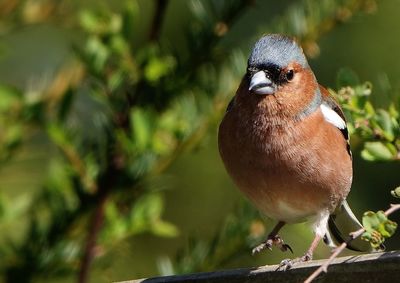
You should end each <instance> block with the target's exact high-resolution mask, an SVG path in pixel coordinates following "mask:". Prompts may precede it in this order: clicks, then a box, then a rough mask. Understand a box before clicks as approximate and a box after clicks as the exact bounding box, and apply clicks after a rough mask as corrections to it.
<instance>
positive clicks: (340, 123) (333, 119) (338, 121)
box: [320, 103, 346, 130]
mask: <svg viewBox="0 0 400 283" xmlns="http://www.w3.org/2000/svg"><path fill="white" fill-rule="evenodd" d="M320 107H321V111H322V115H324V118H325V120H326V121H327V122H329V123H331V124H332V125H334V126H335V127H336V128H339V129H341V130H343V129H346V122H345V121H344V120H343V119H342V117H340V116H339V114H337V113H336V112H335V111H334V110H332V109H331V108H330V107H329V106H327V105H325V104H324V103H323V104H321V106H320Z"/></svg>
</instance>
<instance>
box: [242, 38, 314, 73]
mask: <svg viewBox="0 0 400 283" xmlns="http://www.w3.org/2000/svg"><path fill="white" fill-rule="evenodd" d="M293 61H296V62H297V63H299V64H300V65H302V66H303V67H304V68H308V67H309V66H308V63H307V59H306V57H305V56H304V53H303V50H302V49H301V48H300V47H299V45H298V44H297V43H296V42H295V41H294V40H293V39H292V38H290V37H287V36H284V35H280V34H269V35H266V36H263V37H262V38H261V39H259V40H258V41H257V42H256V44H255V45H254V48H253V51H252V52H251V55H250V57H249V61H248V65H249V66H262V65H267V64H274V65H278V66H279V67H286V66H287V65H288V64H289V63H290V62H293Z"/></svg>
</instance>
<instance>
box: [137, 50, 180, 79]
mask: <svg viewBox="0 0 400 283" xmlns="http://www.w3.org/2000/svg"><path fill="white" fill-rule="evenodd" d="M175 66H176V60H175V58H174V57H172V56H165V57H162V58H160V57H153V58H151V59H150V61H149V62H148V64H147V65H146V67H145V69H144V76H145V77H146V79H147V80H148V81H149V82H151V83H155V82H157V81H159V80H160V79H161V78H162V77H164V76H166V75H167V74H169V73H170V72H171V71H172V70H173V69H174V68H175Z"/></svg>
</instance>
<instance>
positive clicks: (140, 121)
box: [130, 107, 152, 150]
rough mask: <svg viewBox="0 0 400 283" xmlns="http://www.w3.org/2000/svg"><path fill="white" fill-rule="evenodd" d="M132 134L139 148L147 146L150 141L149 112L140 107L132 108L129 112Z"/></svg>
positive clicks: (142, 148)
mask: <svg viewBox="0 0 400 283" xmlns="http://www.w3.org/2000/svg"><path fill="white" fill-rule="evenodd" d="M130 120H131V127H132V129H131V130H132V136H133V140H134V143H135V145H136V146H137V148H138V149H139V150H144V149H146V148H147V147H148V145H149V143H150V141H151V133H152V126H151V122H150V117H149V114H148V113H146V112H145V111H144V110H143V109H141V108H138V107H136V108H133V109H132V110H131V114H130Z"/></svg>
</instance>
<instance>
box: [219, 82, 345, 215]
mask: <svg viewBox="0 0 400 283" xmlns="http://www.w3.org/2000/svg"><path fill="white" fill-rule="evenodd" d="M245 91H247V90H246V85H243V84H242V85H241V86H240V87H239V90H238V92H239V93H238V94H237V95H236V98H235V102H234V105H233V106H232V108H231V109H230V110H229V111H228V112H227V113H226V114H225V117H224V119H223V121H222V122H221V125H220V128H219V134H218V143H219V150H220V154H221V157H222V160H223V162H224V164H225V167H226V169H227V171H228V173H229V174H230V175H231V177H232V178H233V180H234V182H235V184H236V185H237V186H238V187H239V189H240V190H241V191H242V192H243V193H244V194H245V195H246V196H247V197H248V198H249V199H250V200H251V201H252V202H253V203H254V204H255V206H256V207H257V208H258V209H259V210H260V211H261V212H263V213H264V214H266V215H267V216H269V217H271V218H273V219H276V220H280V221H285V222H300V221H303V220H305V219H306V218H308V217H309V216H313V215H315V214H317V213H318V212H320V211H321V210H322V209H329V210H330V211H332V210H333V209H334V208H335V207H336V206H337V204H338V203H339V202H340V201H341V200H343V199H344V198H345V197H346V196H347V194H348V192H349V190H350V186H351V182H352V164H351V158H350V157H349V155H348V152H347V150H346V141H345V139H344V138H343V135H342V134H341V132H340V131H339V129H337V128H335V127H334V126H333V125H332V124H330V123H328V122H326V121H325V120H324V117H323V115H322V113H321V111H320V110H319V109H318V110H316V111H315V112H314V113H312V114H310V115H309V116H307V117H306V118H304V119H303V120H301V121H296V120H295V119H291V120H290V119H287V118H286V117H283V116H281V114H279V113H284V111H283V110H282V111H281V112H280V111H279V110H280V109H279V107H280V106H279V105H280V103H279V101H278V98H277V97H274V95H270V96H268V97H259V96H256V95H252V94H245V95H246V97H244V96H243V97H240V92H245ZM282 107H284V106H282ZM271 109H272V110H273V112H274V114H271V111H272V110H271ZM282 115H284V114H282Z"/></svg>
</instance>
